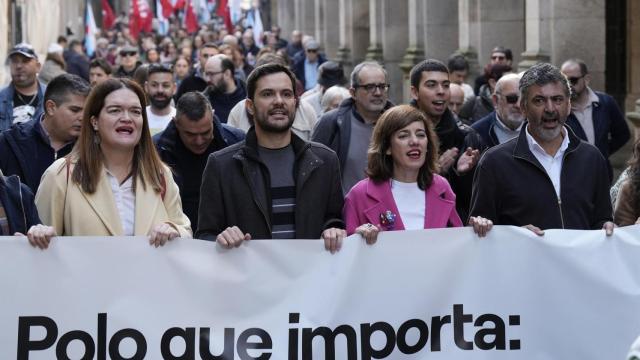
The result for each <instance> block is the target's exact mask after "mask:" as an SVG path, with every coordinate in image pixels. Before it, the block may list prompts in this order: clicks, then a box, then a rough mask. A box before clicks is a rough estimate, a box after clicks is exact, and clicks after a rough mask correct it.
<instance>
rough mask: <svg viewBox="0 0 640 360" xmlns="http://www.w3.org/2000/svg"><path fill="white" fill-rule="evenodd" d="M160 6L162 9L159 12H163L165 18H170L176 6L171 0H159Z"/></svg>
mask: <svg viewBox="0 0 640 360" xmlns="http://www.w3.org/2000/svg"><path fill="white" fill-rule="evenodd" d="M158 7H160V10H161V11H160V12H158V13H162V17H163V18H165V19H168V18H170V17H171V14H173V10H174V7H173V4H172V3H171V1H170V0H159V1H158Z"/></svg>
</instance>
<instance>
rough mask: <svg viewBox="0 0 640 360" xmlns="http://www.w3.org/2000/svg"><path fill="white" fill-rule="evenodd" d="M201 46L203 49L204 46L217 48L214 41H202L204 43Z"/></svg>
mask: <svg viewBox="0 0 640 360" xmlns="http://www.w3.org/2000/svg"><path fill="white" fill-rule="evenodd" d="M201 48H202V49H204V48H210V49H216V50H219V47H218V45H216V43H214V42H206V43H204V44H203V45H202V47H201Z"/></svg>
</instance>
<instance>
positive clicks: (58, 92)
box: [44, 73, 91, 106]
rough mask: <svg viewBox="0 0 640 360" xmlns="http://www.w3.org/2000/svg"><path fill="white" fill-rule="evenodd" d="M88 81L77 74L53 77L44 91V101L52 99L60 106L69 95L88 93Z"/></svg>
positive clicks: (84, 94)
mask: <svg viewBox="0 0 640 360" xmlns="http://www.w3.org/2000/svg"><path fill="white" fill-rule="evenodd" d="M89 90H91V87H90V86H89V83H88V82H87V81H86V80H85V79H83V78H81V77H80V76H78V75H74V74H66V73H65V74H61V75H58V76H56V77H54V78H53V79H52V80H51V81H50V82H49V84H48V85H47V89H46V90H45V92H44V102H45V103H46V102H47V101H48V100H51V101H53V102H54V103H55V104H56V105H58V106H60V105H61V104H64V103H65V102H66V101H68V98H69V95H80V96H87V95H89Z"/></svg>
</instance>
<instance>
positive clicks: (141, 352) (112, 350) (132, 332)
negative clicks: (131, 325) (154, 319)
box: [109, 329, 147, 360]
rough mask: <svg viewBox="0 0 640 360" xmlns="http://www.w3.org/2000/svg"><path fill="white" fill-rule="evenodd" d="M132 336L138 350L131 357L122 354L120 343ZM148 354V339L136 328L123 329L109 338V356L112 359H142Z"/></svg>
mask: <svg viewBox="0 0 640 360" xmlns="http://www.w3.org/2000/svg"><path fill="white" fill-rule="evenodd" d="M126 338H130V339H132V340H133V341H134V342H135V343H136V352H135V353H134V354H133V355H132V356H131V357H129V358H125V357H123V356H122V355H120V343H121V342H122V340H124V339H126ZM146 355H147V340H146V339H145V338H144V335H142V333H141V332H140V331H138V330H136V329H122V330H120V331H118V332H116V333H115V334H113V336H112V337H111V340H109V356H110V357H111V360H142V359H144V357H145V356H146Z"/></svg>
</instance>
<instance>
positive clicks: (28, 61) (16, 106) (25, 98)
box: [0, 43, 45, 131]
mask: <svg viewBox="0 0 640 360" xmlns="http://www.w3.org/2000/svg"><path fill="white" fill-rule="evenodd" d="M8 61H9V68H10V70H11V83H10V84H9V85H8V86H7V87H6V88H4V89H2V91H0V131H4V130H6V129H8V128H9V127H11V125H13V124H17V123H23V122H27V121H29V120H31V119H37V118H39V117H40V115H42V112H43V106H42V97H43V95H44V89H45V87H44V85H42V84H41V83H40V82H39V81H38V79H37V76H38V71H40V62H39V61H38V56H37V55H36V53H35V51H34V50H33V47H32V46H31V45H29V44H26V43H21V44H18V45H16V46H15V47H14V48H13V49H11V51H10V52H9V58H8Z"/></svg>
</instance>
